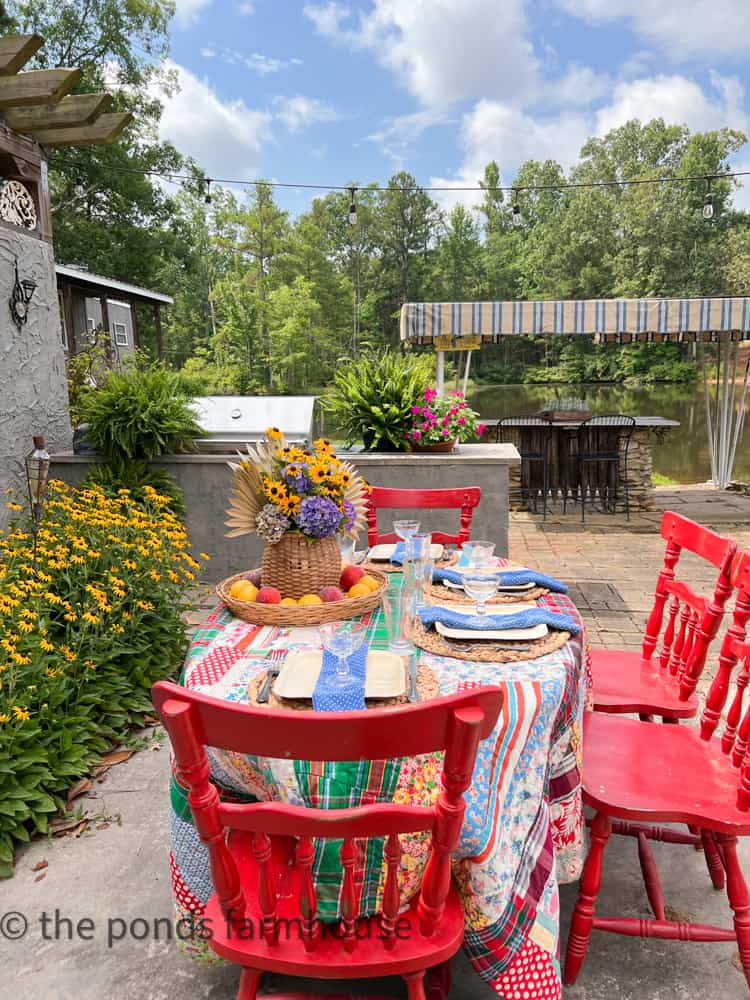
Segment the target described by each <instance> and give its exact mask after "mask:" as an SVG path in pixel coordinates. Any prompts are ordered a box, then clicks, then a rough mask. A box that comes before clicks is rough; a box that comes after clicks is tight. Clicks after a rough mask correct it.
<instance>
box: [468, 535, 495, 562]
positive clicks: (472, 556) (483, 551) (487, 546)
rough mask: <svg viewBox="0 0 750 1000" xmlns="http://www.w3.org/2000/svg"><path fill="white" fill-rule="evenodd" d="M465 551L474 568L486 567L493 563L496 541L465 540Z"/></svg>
mask: <svg viewBox="0 0 750 1000" xmlns="http://www.w3.org/2000/svg"><path fill="white" fill-rule="evenodd" d="M463 551H464V552H465V553H466V555H467V557H468V559H469V565H470V566H471V567H472V569H484V568H485V567H487V566H490V565H491V562H492V557H493V556H494V554H495V543H494V542H485V541H476V542H464V545H463Z"/></svg>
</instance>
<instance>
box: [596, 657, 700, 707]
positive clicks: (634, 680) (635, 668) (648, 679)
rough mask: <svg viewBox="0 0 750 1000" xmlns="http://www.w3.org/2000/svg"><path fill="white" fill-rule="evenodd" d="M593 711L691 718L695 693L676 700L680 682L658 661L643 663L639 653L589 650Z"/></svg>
mask: <svg viewBox="0 0 750 1000" xmlns="http://www.w3.org/2000/svg"><path fill="white" fill-rule="evenodd" d="M591 673H592V676H593V680H594V708H595V709H596V710H597V711H598V712H615V713H628V712H639V713H643V714H646V715H663V716H665V717H666V718H670V719H691V718H692V717H693V716H694V715H695V714H696V712H697V711H698V699H697V698H696V696H695V694H692V695H690V697H689V698H688V700H687V701H680V699H679V682H678V679H677V678H676V677H673V676H672V674H670V673H669V672H668V671H666V670H662V669H661V668H660V667H659V664H658V661H657V660H656V659H654V660H651V661H649V660H644V659H643V657H642V656H641V653H640V651H637V650H628V649H592V650H591Z"/></svg>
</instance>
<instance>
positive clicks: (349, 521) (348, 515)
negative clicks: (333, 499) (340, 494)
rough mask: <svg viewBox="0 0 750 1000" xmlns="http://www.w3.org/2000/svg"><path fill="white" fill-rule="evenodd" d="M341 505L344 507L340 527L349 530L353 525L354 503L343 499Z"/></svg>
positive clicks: (355, 514)
mask: <svg viewBox="0 0 750 1000" xmlns="http://www.w3.org/2000/svg"><path fill="white" fill-rule="evenodd" d="M343 507H344V523H343V525H342V529H343V530H344V531H351V529H352V528H353V527H354V521H355V520H356V517H357V512H356V510H355V509H354V504H353V503H352V502H351V500H344V503H343Z"/></svg>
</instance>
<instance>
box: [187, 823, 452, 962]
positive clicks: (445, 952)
mask: <svg viewBox="0 0 750 1000" xmlns="http://www.w3.org/2000/svg"><path fill="white" fill-rule="evenodd" d="M229 849H230V851H231V853H232V856H233V858H234V860H235V862H236V864H237V868H238V871H239V874H240V880H241V882H242V884H243V887H244V888H245V890H246V894H245V899H246V900H247V906H246V910H245V921H246V923H244V924H242V925H240V926H238V927H234V928H231V927H228V926H227V922H226V921H225V919H224V917H223V916H222V913H221V908H220V906H219V901H218V897H217V896H216V894H214V895H213V896H212V897H211V899H210V900H209V902H208V905H207V906H206V911H205V925H206V927H207V928H208V930H209V932H210V934H211V939H210V946H211V948H212V949H213V950H214V951H216V952H217V953H218V954H219V955H221V956H222V957H223V958H226V959H228V960H229V961H230V962H234V963H236V964H238V965H244V966H252V967H253V968H256V969H262V970H264V971H266V972H277V973H281V974H284V975H290V976H304V977H309V978H314V979H347V978H350V977H351V975H352V971H353V969H352V963H353V962H354V963H355V964H356V975H357V977H358V978H359V977H369V976H372V977H377V976H393V975H401V974H403V973H404V972H415V971H417V970H420V969H424V968H425V967H431V966H434V965H438V964H440V963H441V962H444V961H447V960H448V959H450V958H451V957H452V956H453V955H455V953H456V952H457V951H458V949H459V948H460V947H461V943H462V941H463V938H464V914H463V910H462V909H461V901H460V899H459V896H458V892H457V891H456V888H455V886H454V885H453V884H452V883H451V888H450V891H449V893H448V898H447V900H446V903H445V913H444V915H443V917H442V918H441V921H440V925H439V927H438V929H437V931H436V933H435V934H433V935H432V936H431V937H424V936H423V935H422V934H421V933H420V931H419V917H418V916H417V912H416V909H417V902H418V897H415V898H414V899H413V900H412V903H411V905H410V906H409V909H408V910H407V911H406V912H404V913H401V914H399V916H398V928H399V929H398V942H397V947H395V948H394V949H393V950H392V951H387V950H386V949H385V948H384V946H383V941H382V938H381V935H380V929H379V927H380V925H379V922H378V917H370V918H363V919H360V920H358V921H357V937H358V939H359V940H358V943H357V951H356V957H355V956H352V954H351V952H348V951H346V950H345V948H344V944H343V940H342V936H341V934H340V933H339V932H338V930H339V928H338V924H327V925H321V927H322V928H324V933H323V936H322V937H321V939H320V942H319V944H318V946H317V948H316V949H315V951H314V952H307V951H305V947H304V944H303V942H302V939H301V936H300V934H299V927H300V926H301V925H300V918H299V912H300V911H299V890H300V877H299V876H300V873H299V869H298V868H296V867H294V866H290V868H289V889H288V891H289V895H288V896H285V897H281V896H278V897H277V901H276V904H277V917H278V918H279V921H280V925H279V926H280V931H279V938H278V943H276V944H269V943H268V942H267V941H266V940H265V939H264V938H263V937H262V936H261V934H260V928H261V919H262V913H261V910H260V908H259V906H258V865H257V863H256V861H255V859H254V857H253V854H252V835H249V834H245V833H240V832H237V831H235V832H233V833H232V835H231V836H230V838H229ZM285 921H288V923H285ZM287 927H289V931H288V932H287V930H286V928H287ZM329 929H330V933H326V931H327V930H329Z"/></svg>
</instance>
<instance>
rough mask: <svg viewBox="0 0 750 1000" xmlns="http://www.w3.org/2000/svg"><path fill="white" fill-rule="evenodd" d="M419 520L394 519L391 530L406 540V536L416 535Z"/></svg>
mask: <svg viewBox="0 0 750 1000" xmlns="http://www.w3.org/2000/svg"><path fill="white" fill-rule="evenodd" d="M419 527H420V524H419V521H394V522H393V530H394V531H395V532H396V534H397V535H398V537H399V538H400V539H401V540H402V541H404V542H405V541H406V540H407V538H411V536H412V535H416V533H417V532H418V531H419Z"/></svg>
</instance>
